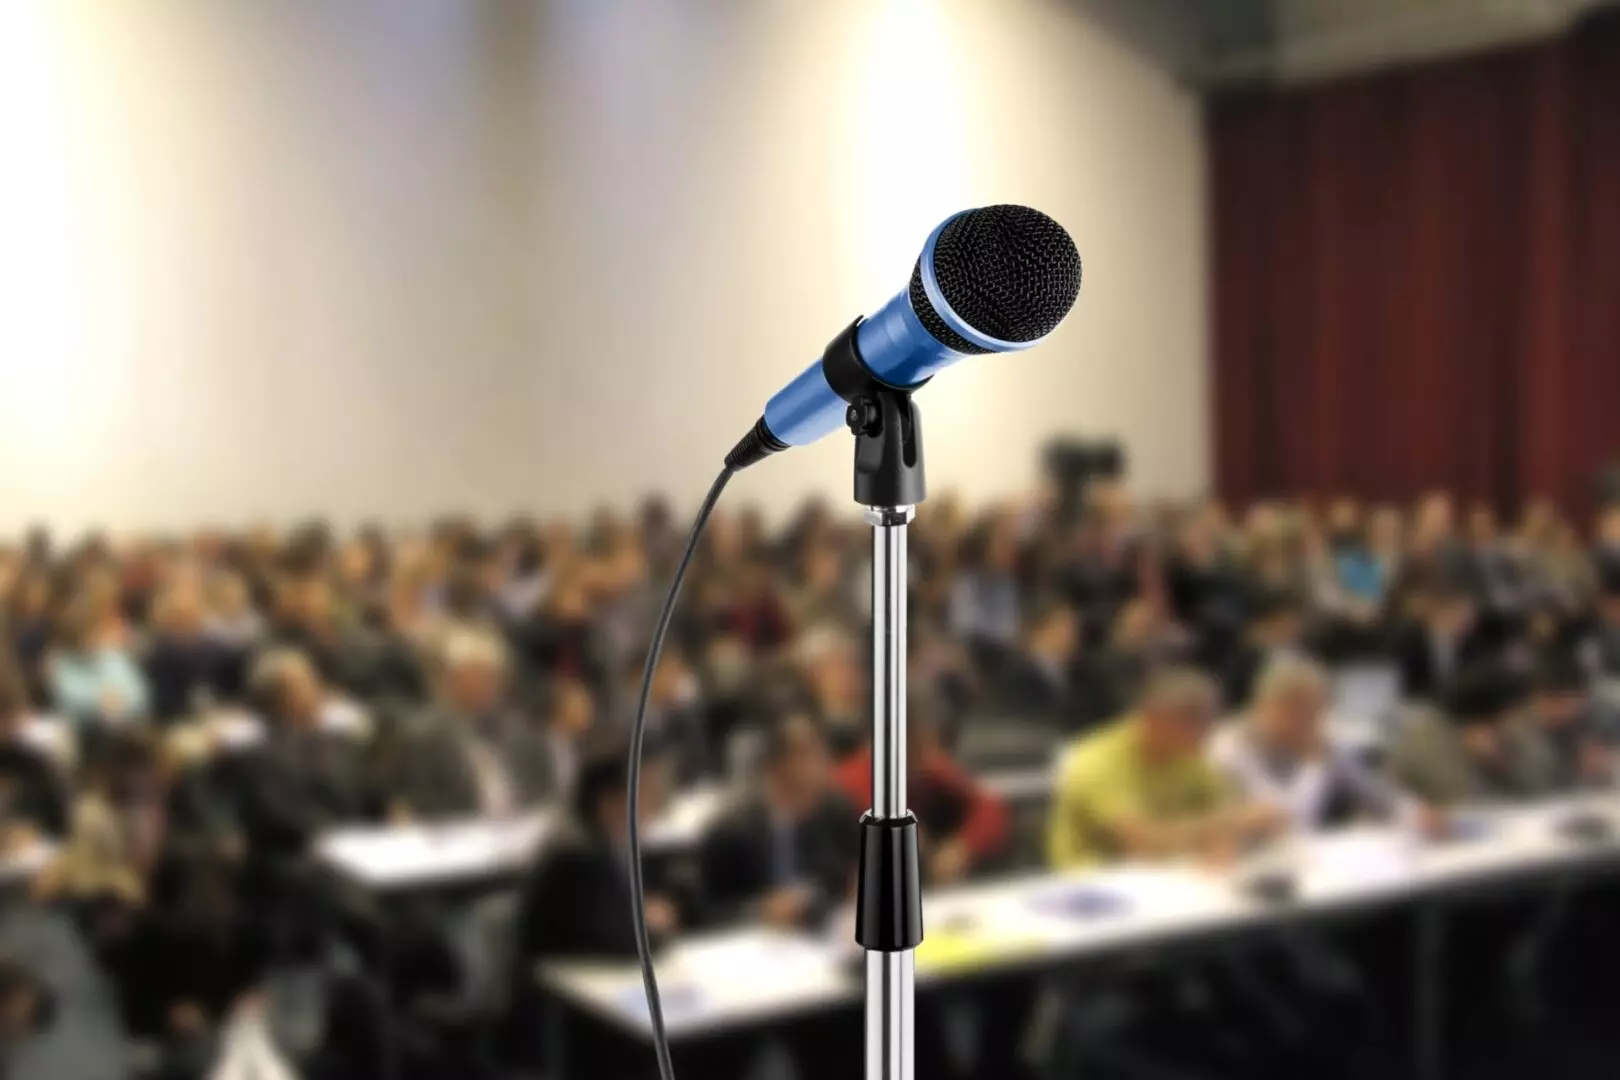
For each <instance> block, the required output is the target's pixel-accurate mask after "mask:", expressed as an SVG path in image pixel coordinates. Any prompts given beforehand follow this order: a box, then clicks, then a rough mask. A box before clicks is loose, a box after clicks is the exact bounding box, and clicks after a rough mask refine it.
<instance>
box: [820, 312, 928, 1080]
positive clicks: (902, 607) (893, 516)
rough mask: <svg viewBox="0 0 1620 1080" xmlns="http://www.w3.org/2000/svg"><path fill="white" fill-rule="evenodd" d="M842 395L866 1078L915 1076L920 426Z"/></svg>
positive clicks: (872, 387)
mask: <svg viewBox="0 0 1620 1080" xmlns="http://www.w3.org/2000/svg"><path fill="white" fill-rule="evenodd" d="M838 344H839V342H838V341H835V342H834V348H836V347H837V346H838ZM848 399H849V401H850V406H849V410H848V412H847V414H846V419H847V421H848V423H849V427H850V430H851V431H852V432H854V434H855V500H856V501H857V502H859V503H860V504H861V505H862V506H864V507H866V522H867V524H869V525H870V526H871V527H872V808H871V810H870V811H869V812H868V813H867V814H865V815H864V816H863V817H862V818H861V867H860V887H859V890H858V893H857V899H856V916H855V940H856V942H857V943H858V944H860V946H861V947H862V948H863V949H865V950H866V1080H914V1075H915V1074H914V1066H913V1059H914V1053H913V1049H914V1045H915V1023H914V1015H915V1010H916V993H915V989H914V985H913V968H912V957H913V952H914V950H915V949H916V947H917V945H918V944H919V943H920V942H921V941H922V936H923V932H922V885H921V876H920V873H919V868H918V855H917V821H916V819H915V818H914V817H912V815H911V812H910V811H909V810H907V809H906V528H907V526H908V525H909V524H910V522H911V519H912V515H913V511H914V508H915V506H916V504H917V503H919V502H921V501H922V499H923V497H924V495H925V494H926V490H925V487H926V486H925V483H924V480H923V458H922V431H921V428H920V427H919V425H918V421H917V411H916V408H915V406H914V405H913V404H912V402H911V395H910V392H909V391H905V390H898V389H895V388H893V387H889V386H885V385H883V384H881V383H878V382H877V381H876V380H872V381H871V382H870V383H868V384H867V385H866V386H864V387H860V388H857V389H855V390H854V392H853V393H851V394H850V395H848Z"/></svg>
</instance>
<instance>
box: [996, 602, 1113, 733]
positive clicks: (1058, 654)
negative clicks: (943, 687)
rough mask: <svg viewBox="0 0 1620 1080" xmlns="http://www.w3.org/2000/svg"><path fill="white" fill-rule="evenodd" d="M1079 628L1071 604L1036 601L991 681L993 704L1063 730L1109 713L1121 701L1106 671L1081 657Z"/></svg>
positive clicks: (1090, 723)
mask: <svg viewBox="0 0 1620 1080" xmlns="http://www.w3.org/2000/svg"><path fill="white" fill-rule="evenodd" d="M1080 629H1081V627H1080V616H1079V614H1078V613H1077V612H1076V611H1075V610H1074V609H1073V608H1071V607H1069V606H1067V605H1065V604H1059V603H1048V604H1044V605H1041V606H1038V607H1037V608H1036V609H1035V611H1034V612H1033V613H1032V614H1031V616H1030V618H1029V621H1028V623H1027V624H1026V625H1025V627H1024V635H1023V639H1022V642H1021V645H1020V647H1019V648H1018V649H1017V651H1015V652H1014V653H1013V654H1012V655H1011V656H1010V657H1009V658H1008V660H1007V663H1006V665H1005V669H1004V670H1003V671H1002V672H1001V675H1000V678H999V679H997V681H996V686H995V688H994V691H993V694H992V701H993V707H994V708H995V709H996V710H998V711H1003V712H1005V713H1006V714H1007V715H1009V716H1014V717H1018V718H1019V719H1025V720H1034V721H1038V722H1040V723H1043V724H1049V725H1051V726H1053V727H1056V728H1058V729H1059V730H1060V731H1065V732H1077V731H1083V730H1086V729H1088V728H1090V727H1094V726H1095V725H1096V724H1098V723H1099V722H1101V721H1102V720H1105V719H1107V718H1108V717H1110V716H1112V715H1114V714H1115V713H1116V711H1117V709H1118V707H1119V705H1120V703H1119V702H1118V701H1116V700H1115V697H1116V690H1117V687H1116V685H1115V682H1114V680H1111V679H1110V678H1109V677H1108V673H1107V672H1106V671H1104V670H1102V669H1101V668H1100V667H1099V666H1098V665H1094V664H1091V663H1089V662H1087V659H1086V658H1084V657H1082V655H1081V634H1080Z"/></svg>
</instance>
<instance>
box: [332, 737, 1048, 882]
mask: <svg viewBox="0 0 1620 1080" xmlns="http://www.w3.org/2000/svg"><path fill="white" fill-rule="evenodd" d="M986 783H987V784H988V785H989V787H990V788H991V789H992V790H994V791H996V792H997V793H998V794H1000V795H1001V796H1002V797H1003V798H1005V799H1007V800H1008V801H1009V802H1028V801H1032V800H1041V799H1045V798H1046V797H1047V796H1048V794H1049V793H1050V791H1051V772H1050V770H1049V769H1047V768H1044V767H1041V768H1034V769H1022V770H1009V771H1007V772H1002V773H997V774H995V775H993V776H991V777H988V778H987V779H986ZM729 796H730V791H729V789H727V788H726V787H724V786H723V785H718V784H716V785H704V786H701V787H697V788H693V789H691V790H689V791H686V792H684V793H682V794H681V795H680V796H679V797H678V798H676V799H675V801H674V804H673V805H672V806H671V807H670V808H669V811H668V813H666V814H664V816H663V817H661V818H660V819H659V820H658V821H656V822H654V823H653V825H652V827H651V828H649V829H648V830H647V837H646V847H647V851H648V852H649V853H651V854H654V855H657V854H667V853H678V852H682V851H690V850H691V849H693V848H695V847H696V846H697V844H698V841H699V840H700V839H701V838H702V836H703V833H704V831H705V830H706V829H707V828H708V826H709V825H710V823H711V822H713V821H714V820H715V818H716V817H717V816H718V815H719V814H720V813H721V812H722V811H723V810H724V809H725V807H726V803H727V800H728V798H729ZM556 822H557V811H556V810H555V809H553V808H547V809H543V810H536V811H533V812H531V813H526V814H520V815H517V816H515V817H510V818H477V819H470V820H465V821H450V822H434V823H413V824H403V825H381V826H365V827H361V828H351V829H338V830H335V831H333V832H330V833H327V834H326V835H325V836H323V837H321V838H320V839H319V840H318V841H317V842H316V845H315V851H316V855H317V857H318V858H319V859H320V860H321V861H322V862H324V863H325V864H326V865H327V866H329V867H330V868H332V869H333V870H335V871H336V872H337V873H339V874H340V875H341V876H343V877H344V878H346V879H348V880H350V881H353V882H354V883H356V884H358V885H360V886H361V887H363V888H366V889H370V890H373V891H376V892H383V893H394V892H404V891H411V890H431V889H439V888H457V887H464V886H471V885H476V884H478V883H481V882H500V881H505V880H510V879H512V878H515V877H517V876H519V875H521V874H522V872H523V871H524V869H525V868H527V866H528V865H529V863H530V861H531V860H532V859H533V858H534V854H535V852H536V851H538V850H539V848H540V846H541V845H542V844H544V843H545V840H546V837H547V836H549V835H550V833H551V831H552V829H553V828H554V827H555V825H556ZM852 827H853V823H852Z"/></svg>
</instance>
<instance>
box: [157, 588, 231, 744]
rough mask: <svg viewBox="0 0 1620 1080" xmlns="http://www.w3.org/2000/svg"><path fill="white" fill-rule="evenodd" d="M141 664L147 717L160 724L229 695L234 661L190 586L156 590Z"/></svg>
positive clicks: (188, 713) (195, 591) (194, 589)
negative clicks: (147, 701) (213, 632)
mask: <svg viewBox="0 0 1620 1080" xmlns="http://www.w3.org/2000/svg"><path fill="white" fill-rule="evenodd" d="M141 667H142V668H143V669H144V671H145V674H146V682H147V685H148V686H149V687H150V688H151V698H152V707H151V708H152V719H154V720H156V721H157V722H158V723H160V724H167V723H169V722H171V721H174V720H178V719H180V718H181V717H184V716H187V715H190V714H191V713H194V712H196V711H199V710H200V709H203V708H206V707H207V706H208V705H211V704H215V703H218V702H220V701H223V700H225V699H226V698H227V697H229V696H230V691H231V690H232V689H233V688H232V686H231V683H232V682H234V681H236V676H237V674H238V673H237V671H236V661H235V659H234V658H233V657H232V655H231V653H230V652H229V651H228V650H227V649H226V648H225V647H224V646H222V645H221V644H220V643H218V642H217V641H215V640H214V639H213V638H212V637H210V636H209V635H208V633H207V629H206V627H205V625H204V622H203V609H202V599H201V597H200V596H198V594H197V590H196V587H195V586H193V585H191V584H189V583H184V584H176V585H171V586H170V587H169V588H168V589H166V590H164V591H163V592H162V593H161V594H160V595H159V596H158V598H157V603H156V604H155V605H154V609H153V633H152V637H151V639H150V641H149V642H148V643H147V647H146V651H145V655H144V656H142V658H141ZM237 689H239V687H237Z"/></svg>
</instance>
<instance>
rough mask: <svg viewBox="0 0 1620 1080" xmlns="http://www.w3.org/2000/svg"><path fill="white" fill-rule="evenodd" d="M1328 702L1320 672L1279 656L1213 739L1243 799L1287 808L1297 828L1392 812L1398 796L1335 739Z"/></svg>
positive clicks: (1213, 752) (1218, 759) (1307, 662)
mask: <svg viewBox="0 0 1620 1080" xmlns="http://www.w3.org/2000/svg"><path fill="white" fill-rule="evenodd" d="M1327 704H1328V676H1327V672H1326V670H1325V669H1324V668H1323V667H1322V666H1321V665H1320V664H1318V663H1317V662H1316V661H1314V660H1311V659H1308V658H1306V657H1304V656H1299V655H1297V654H1292V653H1285V654H1281V655H1279V656H1277V657H1275V658H1273V659H1272V660H1271V661H1269V662H1268V663H1267V664H1266V666H1265V667H1264V668H1263V669H1261V672H1260V676H1259V678H1258V680H1257V681H1256V683H1255V691H1254V700H1253V703H1252V704H1251V705H1250V708H1249V710H1248V712H1247V713H1246V714H1244V715H1243V716H1242V717H1240V718H1239V719H1237V720H1235V721H1233V723H1232V724H1231V725H1230V726H1229V727H1227V728H1226V729H1225V730H1223V731H1221V732H1220V733H1219V734H1218V735H1217V736H1216V737H1215V739H1214V741H1213V743H1212V745H1211V748H1210V759H1211V761H1213V763H1214V764H1215V766H1216V768H1218V769H1219V770H1220V772H1221V774H1222V775H1223V776H1225V777H1226V779H1227V781H1228V782H1229V783H1230V784H1231V785H1232V786H1233V787H1234V788H1235V789H1236V790H1237V791H1238V792H1239V793H1240V794H1241V795H1242V796H1243V797H1244V798H1246V799H1247V800H1249V801H1251V802H1254V803H1257V804H1261V805H1267V806H1272V807H1275V808H1276V809H1278V810H1279V811H1282V812H1283V813H1286V814H1287V816H1288V819H1289V821H1290V822H1291V823H1292V825H1293V827H1294V828H1295V829H1297V830H1300V831H1302V832H1311V831H1316V830H1319V829H1324V828H1331V827H1333V826H1335V825H1342V824H1345V823H1347V822H1350V821H1355V820H1360V819H1365V818H1379V819H1383V818H1389V817H1392V816H1394V815H1395V814H1396V813H1397V812H1398V811H1399V810H1401V809H1402V807H1403V803H1404V802H1405V799H1404V796H1403V795H1402V794H1401V793H1400V791H1398V790H1397V789H1396V788H1395V787H1394V786H1393V785H1391V784H1390V783H1388V782H1387V781H1386V780H1385V779H1384V778H1383V777H1381V776H1379V775H1378V774H1377V773H1376V772H1374V771H1373V770H1372V769H1371V768H1369V767H1368V766H1366V765H1365V764H1363V763H1362V762H1361V761H1359V760H1358V759H1357V758H1356V757H1355V756H1354V755H1353V754H1351V753H1349V752H1347V751H1345V750H1342V749H1340V748H1338V747H1336V746H1334V745H1333V743H1332V740H1331V739H1330V738H1329V737H1328V733H1327V730H1326V727H1325V720H1326V714H1327Z"/></svg>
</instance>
